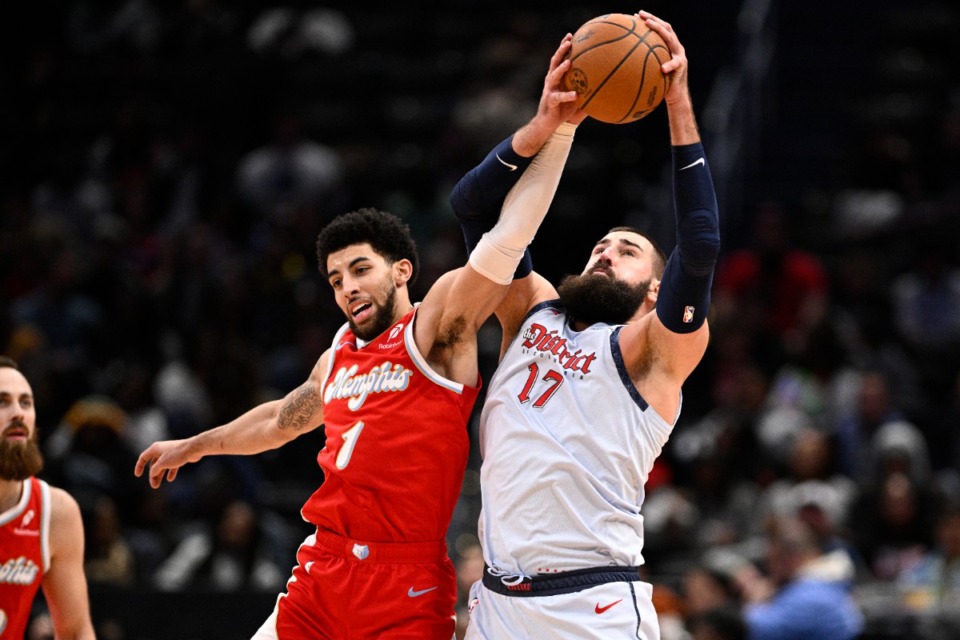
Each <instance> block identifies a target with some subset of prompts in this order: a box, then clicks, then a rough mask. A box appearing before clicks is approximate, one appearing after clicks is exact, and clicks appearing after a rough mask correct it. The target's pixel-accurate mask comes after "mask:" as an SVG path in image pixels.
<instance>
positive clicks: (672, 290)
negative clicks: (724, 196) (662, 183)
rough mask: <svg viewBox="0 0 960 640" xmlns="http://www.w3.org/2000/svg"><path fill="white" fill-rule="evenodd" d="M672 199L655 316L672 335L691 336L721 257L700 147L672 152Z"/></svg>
mask: <svg viewBox="0 0 960 640" xmlns="http://www.w3.org/2000/svg"><path fill="white" fill-rule="evenodd" d="M673 198H674V207H675V210H676V215H677V246H676V247H675V248H674V250H673V253H671V254H670V258H669V260H668V261H667V266H666V269H665V270H664V272H663V279H662V281H661V283H660V293H659V295H658V296H657V316H658V317H659V318H660V321H661V322H662V323H663V325H664V326H665V327H667V328H668V329H670V330H671V331H674V332H676V333H692V332H693V331H696V330H697V329H699V328H700V327H701V326H702V325H703V323H704V321H705V320H706V317H707V311H708V309H709V307H710V288H711V286H712V285H713V271H714V266H715V265H716V262H717V257H718V256H719V254H720V220H719V218H718V211H717V210H718V206H717V195H716V193H715V192H714V190H713V179H712V178H711V177H710V167H709V166H708V165H707V156H706V154H705V153H704V151H703V145H702V144H700V143H699V142H698V143H695V144H689V145H683V146H678V147H674V148H673Z"/></svg>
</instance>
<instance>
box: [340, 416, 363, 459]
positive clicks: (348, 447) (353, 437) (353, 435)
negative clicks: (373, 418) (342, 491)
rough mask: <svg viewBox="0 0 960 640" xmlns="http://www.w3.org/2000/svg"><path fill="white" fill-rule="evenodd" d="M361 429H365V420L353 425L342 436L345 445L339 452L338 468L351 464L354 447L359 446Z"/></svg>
mask: <svg viewBox="0 0 960 640" xmlns="http://www.w3.org/2000/svg"><path fill="white" fill-rule="evenodd" d="M361 431H363V421H360V422H358V423H357V424H355V425H353V426H352V427H350V428H349V429H347V430H346V431H344V432H343V435H342V436H340V437H341V438H343V446H342V447H340V451H338V452H337V469H345V468H346V467H347V465H348V464H350V457H351V456H352V455H353V448H354V447H355V446H357V440H358V439H359V438H360V432H361Z"/></svg>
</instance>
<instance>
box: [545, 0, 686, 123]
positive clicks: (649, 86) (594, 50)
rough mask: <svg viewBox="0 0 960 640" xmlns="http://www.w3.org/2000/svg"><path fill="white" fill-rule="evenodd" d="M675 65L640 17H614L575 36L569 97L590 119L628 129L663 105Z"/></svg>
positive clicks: (585, 27) (589, 25)
mask: <svg viewBox="0 0 960 640" xmlns="http://www.w3.org/2000/svg"><path fill="white" fill-rule="evenodd" d="M669 59H670V51H669V50H668V49H667V45H666V44H664V42H663V39H662V38H661V37H660V36H659V35H657V32H656V31H652V30H651V29H650V27H648V26H647V25H646V23H645V22H644V21H643V20H641V19H640V18H638V17H637V16H631V15H627V14H624V13H611V14H607V15H605V16H599V17H597V18H594V19H593V20H590V21H589V22H586V23H585V24H584V25H583V26H582V27H580V28H579V29H577V32H576V33H575V34H573V44H572V46H571V48H570V60H571V65H570V70H569V71H568V72H567V75H566V76H565V77H564V82H565V84H566V88H567V90H568V91H576V92H577V94H578V97H577V106H579V107H580V108H581V109H583V110H584V111H586V112H587V115H589V116H590V117H591V118H595V119H597V120H600V121H602V122H610V123H614V124H624V123H627V122H634V121H635V120H639V119H640V118H643V117H644V116H646V115H648V114H649V113H650V112H652V111H653V110H654V109H656V108H657V105H659V104H660V102H662V101H663V94H664V92H665V91H666V89H667V78H666V76H664V75H663V71H661V70H660V65H661V64H663V63H664V62H666V61H667V60H669Z"/></svg>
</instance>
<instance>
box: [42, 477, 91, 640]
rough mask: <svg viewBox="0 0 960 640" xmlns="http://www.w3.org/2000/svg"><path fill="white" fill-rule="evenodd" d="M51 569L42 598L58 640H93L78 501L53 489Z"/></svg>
mask: <svg viewBox="0 0 960 640" xmlns="http://www.w3.org/2000/svg"><path fill="white" fill-rule="evenodd" d="M50 501H51V505H50V568H49V569H48V570H47V571H46V573H44V575H43V596H44V598H45V599H46V601H47V607H49V609H50V619H51V621H52V622H53V630H54V635H56V637H57V638H58V640H94V639H95V636H94V632H93V623H92V622H91V619H90V603H89V598H88V596H87V579H86V576H85V575H84V573H83V543H84V540H83V521H82V519H81V517H80V508H79V507H78V506H77V501H76V500H74V499H73V497H71V496H70V494H68V493H67V492H66V491H64V490H63V489H58V488H56V487H51V488H50Z"/></svg>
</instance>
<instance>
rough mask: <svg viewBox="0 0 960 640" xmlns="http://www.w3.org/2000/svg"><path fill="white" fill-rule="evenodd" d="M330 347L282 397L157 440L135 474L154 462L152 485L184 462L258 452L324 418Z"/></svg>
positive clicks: (172, 475)
mask: <svg viewBox="0 0 960 640" xmlns="http://www.w3.org/2000/svg"><path fill="white" fill-rule="evenodd" d="M329 357H330V352H329V351H327V352H326V353H324V354H323V355H322V356H321V357H320V360H318V361H317V364H316V365H314V367H313V371H312V372H311V373H310V377H309V378H308V379H307V381H306V382H304V383H303V384H302V385H300V386H299V387H297V388H296V389H294V390H293V391H291V392H290V393H288V394H287V395H286V397H284V398H283V399H281V400H273V401H271V402H265V403H263V404H261V405H258V406H256V407H254V408H253V409H250V410H249V411H247V412H246V413H244V414H243V415H241V416H240V417H238V418H236V419H234V420H232V421H230V422H228V423H227V424H225V425H222V426H219V427H215V428H213V429H209V430H208V431H204V432H202V433H198V434H197V435H195V436H193V437H190V438H186V439H183V440H164V441H162V442H154V443H153V444H152V445H150V446H149V447H148V448H147V449H146V450H145V451H144V452H143V453H141V454H140V458H139V459H138V460H137V466H136V468H135V469H134V474H135V475H136V476H137V477H140V476H141V475H142V474H143V471H144V469H146V468H147V467H149V477H150V486H152V487H153V488H154V489H156V488H157V487H159V486H160V484H161V483H162V482H163V478H164V475H166V478H167V482H173V480H174V479H176V477H177V471H179V470H180V467H182V466H184V465H186V464H189V463H191V462H197V461H199V460H200V459H201V458H203V457H205V456H209V455H253V454H257V453H261V452H263V451H267V450H269V449H276V448H277V447H280V446H282V445H284V444H286V443H287V442H289V441H291V440H293V439H294V438H296V437H297V436H300V435H301V434H304V433H306V432H308V431H312V430H313V429H316V428H317V427H318V426H320V424H321V423H322V422H323V397H322V392H321V385H322V383H323V376H324V374H325V371H326V367H327V362H328V359H329Z"/></svg>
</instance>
